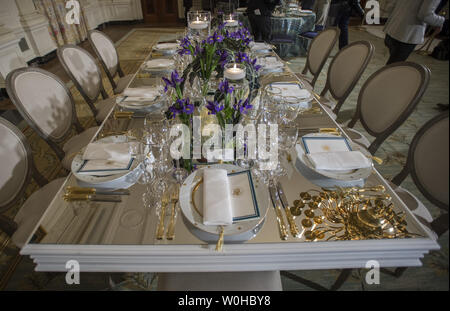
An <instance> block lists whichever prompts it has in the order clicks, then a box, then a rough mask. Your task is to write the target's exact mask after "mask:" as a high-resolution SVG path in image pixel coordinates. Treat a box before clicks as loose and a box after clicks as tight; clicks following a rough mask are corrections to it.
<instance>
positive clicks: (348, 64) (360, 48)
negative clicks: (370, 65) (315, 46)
mask: <svg viewBox="0 0 450 311" xmlns="http://www.w3.org/2000/svg"><path fill="white" fill-rule="evenodd" d="M369 54H370V48H369V46H368V45H366V44H354V45H352V46H348V48H346V49H342V50H341V51H340V52H339V54H337V55H336V57H335V58H334V60H333V63H332V64H331V65H330V68H329V72H328V83H329V87H330V91H331V92H332V94H333V96H334V97H335V98H342V97H343V96H344V95H345V93H346V92H347V91H348V90H349V89H350V88H351V86H352V84H353V83H354V81H355V80H356V79H357V77H358V74H359V73H360V71H361V69H362V68H364V63H365V62H366V61H367V57H368V55H369Z"/></svg>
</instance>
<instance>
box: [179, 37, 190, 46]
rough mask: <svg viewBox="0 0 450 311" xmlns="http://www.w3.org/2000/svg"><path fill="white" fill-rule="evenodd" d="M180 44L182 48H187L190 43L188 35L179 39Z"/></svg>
mask: <svg viewBox="0 0 450 311" xmlns="http://www.w3.org/2000/svg"><path fill="white" fill-rule="evenodd" d="M180 45H181V47H182V48H185V49H187V48H189V47H190V46H191V45H192V44H191V41H190V40H189V37H187V36H186V37H185V38H183V39H181V42H180Z"/></svg>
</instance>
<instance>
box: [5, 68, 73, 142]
mask: <svg viewBox="0 0 450 311" xmlns="http://www.w3.org/2000/svg"><path fill="white" fill-rule="evenodd" d="M12 83H13V84H14V85H12V86H11V89H12V90H13V92H14V93H15V95H16V96H17V98H18V99H19V104H20V106H22V107H19V109H20V108H22V109H23V110H24V112H25V113H26V114H27V116H28V117H29V118H31V119H32V121H33V122H34V123H35V124H37V125H38V126H39V128H40V130H41V131H42V133H43V134H44V135H45V136H47V137H50V138H52V139H55V140H58V139H60V138H61V137H63V136H64V135H65V134H66V133H67V131H68V130H69V128H70V127H71V126H72V118H73V110H72V109H73V106H72V102H71V98H70V97H69V95H68V94H67V89H66V88H65V87H64V86H63V85H61V83H60V81H58V80H55V79H54V78H53V77H51V76H48V75H46V74H45V73H43V72H38V71H24V72H20V73H19V74H18V75H17V76H16V78H15V79H14V80H13V81H12Z"/></svg>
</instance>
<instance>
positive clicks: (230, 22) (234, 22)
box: [225, 19, 238, 27]
mask: <svg viewBox="0 0 450 311" xmlns="http://www.w3.org/2000/svg"><path fill="white" fill-rule="evenodd" d="M225 23H226V24H225V26H226V27H236V26H237V25H238V21H237V20H234V19H229V20H226V21H225Z"/></svg>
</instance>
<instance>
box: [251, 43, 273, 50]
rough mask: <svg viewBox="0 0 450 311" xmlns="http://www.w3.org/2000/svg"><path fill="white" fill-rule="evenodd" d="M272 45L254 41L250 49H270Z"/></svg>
mask: <svg viewBox="0 0 450 311" xmlns="http://www.w3.org/2000/svg"><path fill="white" fill-rule="evenodd" d="M271 48H272V47H271V46H270V45H269V44H267V43H265V42H255V43H253V44H252V46H251V49H252V50H253V51H258V50H270V49H271Z"/></svg>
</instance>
